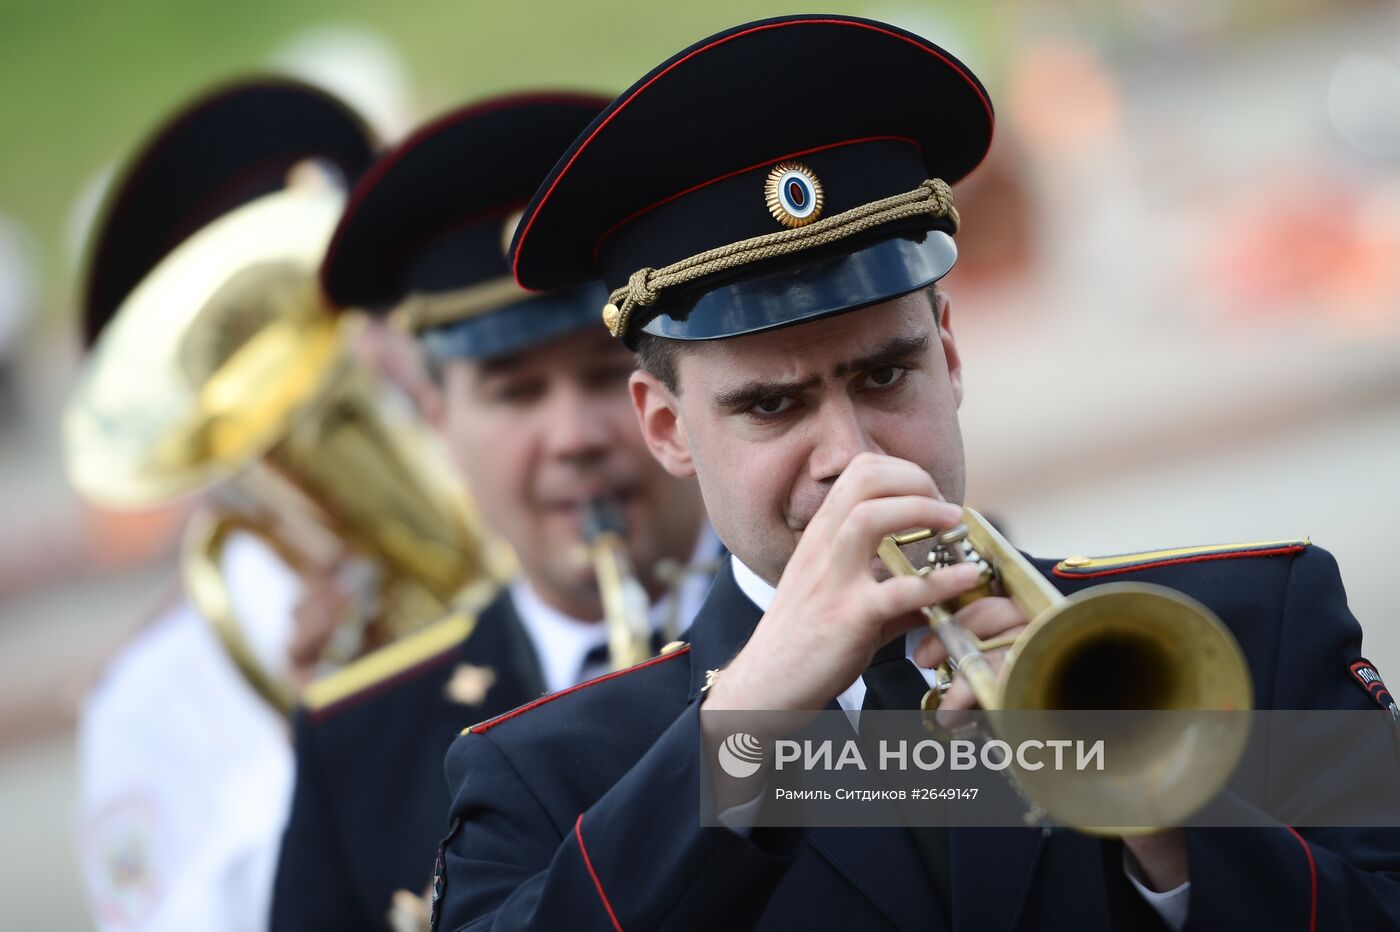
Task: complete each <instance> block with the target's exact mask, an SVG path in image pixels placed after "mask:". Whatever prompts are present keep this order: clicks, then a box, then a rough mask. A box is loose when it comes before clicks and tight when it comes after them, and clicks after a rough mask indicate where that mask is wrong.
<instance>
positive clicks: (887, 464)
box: [705, 453, 1024, 711]
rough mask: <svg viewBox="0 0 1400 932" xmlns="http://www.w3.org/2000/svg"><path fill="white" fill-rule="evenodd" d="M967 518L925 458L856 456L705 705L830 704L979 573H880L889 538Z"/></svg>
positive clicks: (769, 707) (806, 531)
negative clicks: (876, 566) (878, 558)
mask: <svg viewBox="0 0 1400 932" xmlns="http://www.w3.org/2000/svg"><path fill="white" fill-rule="evenodd" d="M961 519H962V508H961V507H960V506H958V505H954V504H950V503H948V502H945V501H943V498H942V495H941V494H940V493H939V491H938V487H937V486H936V485H935V483H934V481H933V479H932V478H931V477H930V476H929V474H928V473H927V472H925V471H924V470H923V469H921V468H919V467H918V466H916V465H915V464H913V463H910V462H908V461H906V460H901V459H896V458H894V457H890V456H880V455H877V454H873V453H862V454H860V455H859V456H857V457H855V458H854V459H853V460H852V461H851V463H850V465H849V466H848V467H847V468H846V470H845V471H844V472H843V473H842V474H841V476H840V477H839V478H838V479H837V480H836V481H835V482H834V483H833V484H832V486H831V491H830V492H829V494H828V495H827V496H826V498H825V500H824V501H823V502H822V504H821V506H820V507H819V508H818V509H817V510H816V512H815V514H814V515H813V516H812V519H811V521H810V522H808V524H807V526H806V528H804V529H803V532H802V536H801V539H800V540H799V541H798V542H797V546H796V549H795V550H794V551H793V554H792V557H791V559H790V560H789V561H788V564H787V567H786V569H785V570H784V571H783V576H782V579H781V580H780V581H779V582H778V586H777V596H776V598H775V599H774V601H773V605H772V607H771V608H770V609H769V610H768V612H767V613H765V614H764V616H763V618H762V619H761V620H760V621H759V623H758V627H757V628H756V629H754V633H753V636H752V637H751V638H750V639H749V642H748V644H747V645H745V647H744V649H743V650H741V651H740V652H739V654H738V656H736V657H735V658H734V660H733V662H732V663H730V665H729V666H728V667H727V668H726V669H725V671H724V673H723V675H722V676H720V677H719V679H717V680H716V681H715V685H714V687H713V688H712V689H711V690H710V691H709V694H708V696H707V697H706V701H705V707H706V708H707V709H712V710H725V709H728V710H759V709H766V710H777V711H782V710H800V709H820V708H822V707H824V706H825V705H826V704H827V703H828V702H830V701H831V700H832V699H834V698H835V697H836V696H838V695H840V693H841V692H842V691H843V690H845V689H846V688H847V687H848V686H850V685H851V683H853V682H854V681H855V680H856V678H857V677H859V676H860V675H861V673H862V672H863V671H864V670H865V668H866V667H867V666H869V665H870V661H871V658H872V657H873V656H874V654H875V651H876V650H878V649H879V648H880V647H881V646H882V645H884V644H886V643H888V642H889V641H890V640H892V639H894V638H895V637H897V636H899V635H901V634H904V633H905V632H907V631H911V630H914V629H916V628H918V627H919V626H920V625H923V624H925V623H926V622H925V621H924V617H923V615H922V614H920V613H919V609H920V608H921V607H923V606H926V605H932V604H934V603H936V602H942V601H945V600H947V599H951V598H954V597H956V596H958V595H960V594H962V593H964V592H966V591H968V590H969V589H971V588H972V587H973V586H974V585H976V583H977V581H978V575H977V570H976V568H975V567H972V566H954V567H949V568H946V569H939V570H935V571H933V572H932V573H929V574H927V575H925V576H903V577H892V578H886V579H879V580H877V579H876V576H875V573H874V571H873V569H872V556H873V554H874V553H875V551H876V548H877V547H878V545H879V543H880V541H881V540H882V539H883V538H885V537H886V536H888V535H890V534H894V533H897V532H899V531H903V530H907V529H909V528H911V527H932V528H938V529H946V528H950V527H953V526H955V525H957V524H958V522H959V521H960V520H961ZM983 611H984V612H985V610H983ZM979 614H981V613H979ZM999 617H1000V616H997V618H999ZM994 620H996V619H989V622H990V621H994ZM1017 623H1018V624H1023V623H1024V619H1020V620H1019V621H1018V622H1017Z"/></svg>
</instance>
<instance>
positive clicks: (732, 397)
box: [714, 376, 821, 409]
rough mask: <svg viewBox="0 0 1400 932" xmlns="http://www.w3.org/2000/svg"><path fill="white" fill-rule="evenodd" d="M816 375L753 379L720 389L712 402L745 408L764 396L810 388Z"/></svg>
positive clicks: (782, 394)
mask: <svg viewBox="0 0 1400 932" xmlns="http://www.w3.org/2000/svg"><path fill="white" fill-rule="evenodd" d="M820 381H821V379H818V378H817V377H816V376H813V377H811V378H807V379H797V380H794V381H791V382H774V381H754V382H745V383H744V384H743V385H740V386H739V387H738V388H731V389H729V390H728V391H722V392H719V393H717V394H716V395H715V396H714V402H715V404H716V405H718V406H719V407H721V408H731V409H733V408H747V407H750V406H751V405H755V404H758V403H759V402H760V401H762V400H763V399H765V398H776V397H781V396H784V395H793V394H796V393H797V392H800V391H802V390H803V389H804V388H811V387H812V386H813V385H816V384H817V383H818V382H820Z"/></svg>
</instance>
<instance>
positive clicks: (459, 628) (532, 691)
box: [271, 591, 544, 932]
mask: <svg viewBox="0 0 1400 932" xmlns="http://www.w3.org/2000/svg"><path fill="white" fill-rule="evenodd" d="M454 678H455V679H454ZM543 691H544V690H543V686H542V681H541V677H540V673H539V669H538V662H537V660H536V659H535V653H534V649H533V647H532V646H531V645H530V642H529V637H528V635H527V634H526V633H525V631H524V629H523V628H522V627H521V625H520V622H519V620H518V619H517V617H516V614H515V610H514V608H513V607H512V605H511V600H510V596H509V593H508V592H505V591H502V592H501V594H500V595H499V596H497V598H496V599H495V600H494V601H493V602H492V603H491V604H490V605H489V606H487V608H486V609H485V610H484V611H483V612H482V613H481V614H480V615H479V616H477V617H476V618H475V620H474V621H473V619H472V618H470V617H469V616H465V615H457V616H451V617H449V618H447V619H446V620H444V621H442V622H438V623H437V624H435V625H433V626H432V627H430V628H428V629H425V630H424V631H422V632H419V633H417V634H415V635H413V636H412V637H410V638H407V639H405V640H404V641H400V642H398V643H395V644H393V645H390V646H389V647H387V648H384V649H382V650H381V651H378V652H376V653H375V654H371V655H369V656H368V657H366V658H363V659H362V660H360V661H357V662H356V663H355V664H352V665H350V666H349V667H346V668H345V669H343V670H341V671H338V672H337V673H335V674H333V675H332V676H331V677H328V678H327V679H326V680H323V681H321V682H320V683H318V684H315V685H313V687H311V688H310V689H308V691H307V698H306V700H305V704H304V705H303V707H302V708H301V709H300V710H299V711H298V713H297V716H296V720H295V741H296V769H297V776H296V790H295V794H294V797H293V800H292V816H291V821H290V823H289V824H288V826H287V830H286V833H285V835H284V837H283V840H282V853H281V858H280V860H279V863H278V866H277V879H276V885H275V888H274V891H273V904H272V922H271V927H272V928H273V929H275V930H283V929H285V930H337V932H340V930H347V932H348V930H356V929H374V930H380V929H386V928H389V925H388V922H387V920H386V916H387V914H388V912H389V907H390V902H391V899H392V897H393V895H394V893H395V891H397V890H408V891H410V892H411V893H413V894H415V895H417V896H424V895H425V894H426V892H427V890H428V885H429V882H430V881H431V879H432V871H433V852H434V851H436V850H437V846H438V843H439V842H440V841H441V840H442V835H443V831H444V829H443V826H444V816H445V813H446V812H447V810H448V805H449V803H450V801H451V800H450V797H449V795H448V792H447V788H446V786H445V785H444V784H443V780H442V757H443V754H445V753H446V751H447V748H448V745H450V744H451V742H452V739H453V738H454V737H455V736H456V735H457V734H458V733H459V732H460V731H461V730H462V728H463V726H465V725H467V724H469V723H470V722H473V721H479V720H480V719H481V718H482V717H483V716H489V715H494V714H498V713H500V712H503V711H505V710H507V709H510V708H513V707H515V706H517V705H519V704H521V703H523V702H528V701H529V700H531V699H533V698H535V697H537V696H539V695H541V694H542V693H543ZM367 750H368V753H367ZM425 908H426V904H425Z"/></svg>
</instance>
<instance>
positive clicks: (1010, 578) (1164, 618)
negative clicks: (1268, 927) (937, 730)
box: [879, 508, 1253, 836]
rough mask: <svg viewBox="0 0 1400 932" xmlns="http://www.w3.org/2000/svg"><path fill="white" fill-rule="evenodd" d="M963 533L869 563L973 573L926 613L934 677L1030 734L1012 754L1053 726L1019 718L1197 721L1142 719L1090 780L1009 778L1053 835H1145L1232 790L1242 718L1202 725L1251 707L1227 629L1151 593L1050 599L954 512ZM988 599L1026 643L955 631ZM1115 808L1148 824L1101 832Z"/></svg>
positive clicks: (1023, 567) (1049, 591) (1131, 586)
mask: <svg viewBox="0 0 1400 932" xmlns="http://www.w3.org/2000/svg"><path fill="white" fill-rule="evenodd" d="M963 522H964V523H963V524H961V525H959V526H958V527H956V528H953V529H952V530H950V531H945V532H943V533H937V532H934V531H916V532H914V533H910V534H900V535H894V536H891V537H887V538H885V540H884V541H883V542H881V544H880V548H879V555H880V558H881V559H882V560H883V561H884V563H885V565H886V566H887V567H888V568H889V570H890V572H891V573H894V574H896V575H911V574H915V573H923V572H929V571H930V570H931V569H933V567H934V566H946V565H951V564H955V563H971V564H974V565H977V566H978V567H979V568H980V569H981V571H982V576H981V581H980V582H979V584H978V586H977V587H975V588H974V589H972V590H971V591H969V592H968V593H966V594H964V595H963V596H960V597H959V598H958V599H956V600H954V601H953V602H951V603H949V604H945V605H936V606H932V607H929V608H926V609H924V614H925V616H926V617H927V619H928V622H929V626H930V627H931V628H932V630H933V633H934V634H935V635H936V636H937V637H938V638H939V640H940V641H942V643H943V645H944V647H945V648H947V651H948V656H949V658H950V661H949V667H951V671H950V672H944V671H940V672H943V677H942V678H943V680H944V682H946V681H947V679H948V677H950V676H951V672H956V673H957V674H959V675H961V676H963V677H965V678H966V679H967V681H968V685H969V686H971V687H972V691H973V695H975V696H976V697H977V702H978V704H979V705H981V707H982V708H983V709H984V710H987V711H989V712H992V713H993V715H992V716H990V718H991V722H992V727H993V728H994V729H995V728H996V727H997V723H998V722H1001V723H1002V724H1003V725H1004V726H1005V727H1016V728H1024V729H1025V730H1026V731H1027V734H1026V735H1019V734H1015V735H1013V734H1002V735H1000V736H999V737H1001V738H1003V739H1007V740H1010V741H1012V743H1013V744H1014V742H1015V741H1016V740H1018V739H1019V738H1022V737H1035V736H1036V734H1035V731H1036V727H1037V725H1040V724H1047V723H1053V722H1054V721H1055V719H1054V718H1053V717H1052V716H1049V715H1047V716H1042V717H1037V716H1036V715H1034V714H1031V715H1027V714H1026V713H1028V712H1037V711H1045V712H1056V711H1067V710H1086V709H1087V710H1147V711H1162V712H1168V711H1179V712H1182V713H1188V712H1192V711H1200V710H1205V711H1206V714H1204V715H1199V716H1192V715H1189V714H1182V715H1178V716H1170V715H1169V716H1160V717H1154V718H1153V719H1151V720H1148V721H1147V725H1148V726H1149V727H1142V728H1137V729H1135V730H1134V732H1133V733H1132V734H1131V735H1130V736H1127V740H1126V741H1125V742H1124V744H1123V745H1122V746H1121V747H1122V749H1123V753H1122V754H1120V755H1118V756H1117V758H1115V761H1114V763H1113V764H1112V765H1110V766H1108V767H1106V768H1105V770H1103V771H1102V772H1099V773H1093V772H1075V773H1070V772H1061V771H1055V770H1051V769H1050V768H1045V769H1044V770H1040V771H1019V770H1018V771H1016V772H1015V782H1016V783H1017V784H1018V787H1019V789H1021V790H1022V791H1023V793H1024V794H1025V795H1026V796H1028V797H1029V801H1030V802H1031V803H1032V804H1033V805H1034V807H1036V808H1037V809H1038V810H1040V811H1041V812H1043V813H1045V814H1047V815H1049V816H1050V817H1051V818H1052V819H1054V820H1055V821H1056V822H1058V823H1059V824H1062V825H1068V826H1071V827H1074V828H1077V829H1079V830H1080V831H1084V832H1087V833H1090V834H1099V835H1116V836H1121V835H1128V834H1137V833H1142V832H1148V831H1153V830H1155V829H1157V828H1162V827H1167V826H1174V825H1179V824H1181V823H1182V822H1184V821H1185V820H1186V819H1187V818H1189V817H1190V816H1191V815H1192V814H1193V813H1195V812H1197V811H1198V810H1199V809H1200V808H1201V806H1203V805H1204V804H1205V803H1207V802H1208V801H1209V800H1210V799H1211V798H1212V797H1213V796H1214V795H1215V794H1216V793H1217V792H1218V791H1219V790H1220V788H1221V787H1222V786H1224V784H1225V783H1226V781H1228V780H1229V778H1230V775H1231V774H1232V773H1233V771H1234V769H1235V765H1236V764H1237V763H1238V762H1239V759H1240V756H1241V754H1242V753H1243V752H1244V746H1245V742H1246V740H1247V738H1248V727H1247V722H1246V721H1245V719H1244V716H1240V715H1234V716H1218V715H1217V716H1214V717H1211V716H1210V715H1209V710H1219V711H1224V712H1240V711H1245V710H1248V709H1250V708H1252V707H1253V688H1252V687H1251V685H1250V676H1249V668H1248V667H1247V666H1246V664H1245V660H1244V655H1243V653H1242V652H1241V651H1240V648H1239V644H1238V643H1237V642H1236V641H1235V638H1234V636H1233V635H1231V634H1230V631H1229V629H1227V628H1226V627H1225V625H1224V624H1222V623H1221V622H1220V620H1219V619H1218V618H1216V617H1215V614H1214V613H1213V612H1211V611H1210V610H1209V609H1208V608H1206V607H1205V606H1204V605H1201V604H1200V603H1199V602H1196V601H1195V600H1193V599H1190V598H1188V597H1187V596H1185V595H1183V594H1181V593H1179V592H1176V591H1174V590H1171V589H1167V588H1164V587H1162V586H1154V585H1151V584H1148V583H1129V582H1120V583H1109V584H1107V585H1101V586H1094V587H1092V588H1090V589H1086V590H1084V591H1082V592H1078V593H1075V594H1074V595H1072V596H1068V597H1066V596H1064V595H1061V594H1060V592H1059V590H1057V589H1056V588H1055V587H1054V586H1053V585H1051V584H1050V581H1049V580H1047V579H1046V578H1045V577H1044V576H1042V575H1041V574H1040V573H1039V572H1037V571H1036V569H1035V567H1034V566H1032V565H1031V563H1030V562H1029V561H1028V560H1027V559H1026V558H1025V557H1023V556H1022V555H1021V554H1020V553H1019V552H1018V551H1017V550H1016V548H1014V547H1013V546H1011V544H1010V543H1008V542H1007V540H1006V538H1004V537H1003V536H1002V535H1001V534H1000V533H999V532H998V531H997V530H996V529H995V528H994V527H992V525H991V524H990V523H989V522H988V521H987V520H986V519H985V518H983V517H982V516H981V515H980V514H978V513H977V512H976V511H974V510H972V509H971V508H964V509H963ZM930 538H933V539H934V546H933V549H932V550H931V551H930V553H929V555H928V561H929V564H930V566H929V567H926V568H924V569H919V570H916V569H915V568H914V566H913V565H912V564H911V563H910V561H909V559H908V557H906V556H905V555H904V553H903V552H902V551H901V550H900V547H901V546H905V545H908V544H912V543H916V542H919V541H923V540H928V539H930ZM989 595H1004V596H1007V597H1009V598H1011V599H1012V600H1014V601H1015V602H1016V603H1017V605H1019V606H1020V608H1021V610H1022V611H1023V612H1025V614H1026V617H1027V618H1029V619H1030V620H1031V621H1030V625H1029V626H1028V627H1027V628H1026V630H1025V631H1024V632H1022V633H1021V634H1020V635H1019V636H1017V637H1010V636H1008V637H1005V638H998V639H995V640H992V641H986V642H982V641H979V640H978V639H977V638H976V637H974V636H973V635H972V634H971V633H970V632H968V631H967V630H966V629H964V628H962V627H961V626H960V625H958V624H957V622H956V621H954V619H953V612H955V611H956V610H957V609H958V608H961V607H962V606H963V605H966V604H967V603H969V602H971V601H974V600H976V599H979V598H983V597H986V596H989ZM999 647H1009V648H1010V650H1009V652H1008V654H1007V657H1006V662H1005V663H1004V664H1003V666H1002V669H1001V674H1000V676H999V677H998V675H997V674H995V673H993V672H992V668H991V666H990V664H989V663H988V661H987V657H986V656H985V651H988V650H991V649H994V648H999ZM939 695H940V692H939V690H937V689H933V690H930V691H929V692H928V693H927V694H925V696H924V708H925V710H926V711H931V710H932V709H935V708H937V704H938V698H939ZM1002 711H1004V712H1012V713H1016V715H1014V716H1005V717H1002V718H1000V719H999V718H998V717H997V716H996V715H995V713H997V712H1002ZM1061 720H1063V719H1061ZM1028 726H1029V727H1028ZM1144 800H1145V801H1146V804H1145V805H1144V803H1143V801H1144ZM1120 803H1121V805H1119V804H1120ZM1115 807H1116V808H1115ZM1124 809H1127V810H1129V811H1133V812H1144V811H1148V810H1150V811H1151V813H1152V815H1153V819H1152V821H1153V822H1155V824H1154V825H1143V826H1138V827H1131V828H1126V827H1105V826H1104V825H1103V817H1104V813H1105V812H1106V811H1107V812H1111V811H1122V810H1124Z"/></svg>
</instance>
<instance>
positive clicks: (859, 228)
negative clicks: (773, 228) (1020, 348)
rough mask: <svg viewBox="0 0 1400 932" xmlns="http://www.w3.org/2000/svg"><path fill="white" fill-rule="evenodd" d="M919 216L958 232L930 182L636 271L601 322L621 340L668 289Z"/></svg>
mask: <svg viewBox="0 0 1400 932" xmlns="http://www.w3.org/2000/svg"><path fill="white" fill-rule="evenodd" d="M923 215H927V216H930V217H946V218H948V219H949V220H950V221H951V222H952V224H953V232H954V233H956V232H957V230H958V211H957V209H956V208H955V207H953V192H952V190H951V189H950V188H949V187H948V184H947V182H945V181H944V180H943V179H941V178H930V179H928V180H927V181H924V182H922V183H921V184H920V185H919V186H918V187H917V188H915V189H914V190H913V191H906V192H905V193H903V194H895V195H893V196H891V197H886V198H882V199H880V200H878V201H871V202H870V203H869V204H862V205H861V206H859V207H853V208H851V209H850V210H847V211H843V212H842V213H839V214H834V215H832V216H830V217H826V218H824V219H822V220H818V221H816V222H815V223H809V224H807V225H806V226H801V227H797V228H796V229H792V230H779V231H778V232H776V233H766V234H764V235H763V236H755V237H752V238H751V239H746V240H740V241H739V242H737V243H730V244H729V245H728V246H720V247H718V248H717V249H710V250H706V251H705V252H702V253H700V254H699V255H695V256H691V257H690V258H689V259H682V260H681V261H680V262H673V263H671V264H670V265H668V266H666V267H665V268H661V269H651V268H645V269H638V270H637V271H635V272H633V273H632V276H631V277H630V278H629V279H628V280H627V284H626V285H625V286H623V287H621V288H619V289H617V290H616V291H614V292H613V293H612V295H611V296H610V297H609V301H608V306H607V307H605V308H603V323H604V324H606V325H607V327H608V332H609V333H611V334H612V335H613V336H615V337H620V336H622V335H623V334H624V333H626V332H627V322H628V320H629V319H630V318H631V316H632V311H633V309H635V308H636V307H638V306H642V307H650V306H651V305H653V304H655V303H656V302H657V301H658V300H660V298H661V292H662V291H663V290H665V289H667V288H674V287H676V286H677V285H684V284H687V283H689V282H693V281H695V280H696V279H699V278H703V277H705V276H706V275H711V274H713V273H715V272H724V271H728V270H729V269H736V268H740V267H742V266H745V265H750V264H752V263H755V262H762V261H764V260H765V259H776V258H778V257H779V256H788V255H792V254H794V253H799V252H803V251H805V250H808V249H815V248H817V247H818V246H825V245H828V244H829V243H835V242H839V241H841V240H843V239H846V238H847V237H850V236H854V235H856V234H857V233H864V232H865V231H866V230H870V229H873V228H875V227H877V226H881V225H882V224H886V223H890V222H892V221H895V220H904V219H907V218H909V217H918V216H923Z"/></svg>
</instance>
